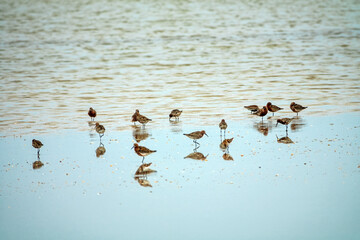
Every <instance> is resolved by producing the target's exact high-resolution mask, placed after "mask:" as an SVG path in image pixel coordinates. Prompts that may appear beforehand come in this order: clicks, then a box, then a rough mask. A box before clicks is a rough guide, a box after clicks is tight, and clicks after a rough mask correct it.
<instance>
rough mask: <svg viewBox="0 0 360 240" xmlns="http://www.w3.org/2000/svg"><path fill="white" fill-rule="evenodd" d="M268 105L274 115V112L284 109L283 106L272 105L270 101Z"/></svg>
mask: <svg viewBox="0 0 360 240" xmlns="http://www.w3.org/2000/svg"><path fill="white" fill-rule="evenodd" d="M266 107H267V109H268V110H269V111H270V112H272V113H273V116H274V113H276V112H277V111H279V110H282V109H283V108H281V107H278V106H276V105H272V104H271V102H268V103H267V104H266Z"/></svg>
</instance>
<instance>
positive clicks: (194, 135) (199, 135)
mask: <svg viewBox="0 0 360 240" xmlns="http://www.w3.org/2000/svg"><path fill="white" fill-rule="evenodd" d="M184 135H185V136H187V137H188V138H191V139H192V140H193V142H194V143H195V145H196V144H199V143H198V142H197V141H196V140H198V139H200V138H202V137H203V136H204V135H206V136H207V137H208V135H207V134H206V132H205V131H204V130H202V131H196V132H192V133H184ZM199 145H200V144H199Z"/></svg>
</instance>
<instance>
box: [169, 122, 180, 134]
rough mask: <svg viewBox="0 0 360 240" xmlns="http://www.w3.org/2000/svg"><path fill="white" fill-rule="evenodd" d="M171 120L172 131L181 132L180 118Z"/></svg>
mask: <svg viewBox="0 0 360 240" xmlns="http://www.w3.org/2000/svg"><path fill="white" fill-rule="evenodd" d="M169 122H170V126H171V129H170V130H171V131H172V132H174V133H180V132H182V122H181V121H180V120H179V119H178V120H176V119H175V120H169Z"/></svg>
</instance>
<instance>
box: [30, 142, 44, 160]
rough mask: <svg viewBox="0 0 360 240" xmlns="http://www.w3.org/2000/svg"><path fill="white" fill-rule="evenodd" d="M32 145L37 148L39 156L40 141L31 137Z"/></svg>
mask: <svg viewBox="0 0 360 240" xmlns="http://www.w3.org/2000/svg"><path fill="white" fill-rule="evenodd" d="M32 146H33V147H34V148H36V149H37V155H38V157H39V156H40V148H41V147H42V146H43V144H42V142H40V141H39V140H36V139H33V140H32Z"/></svg>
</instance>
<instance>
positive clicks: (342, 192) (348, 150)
mask: <svg viewBox="0 0 360 240" xmlns="http://www.w3.org/2000/svg"><path fill="white" fill-rule="evenodd" d="M359 119H360V116H359V115H358V114H357V115H355V114H348V115H337V117H334V118H333V119H331V120H329V119H328V118H327V117H317V116H316V117H315V116H313V117H304V118H300V119H297V120H296V121H295V122H294V123H293V124H294V125H291V126H290V127H289V133H288V137H289V138H290V139H291V140H292V141H293V142H294V143H293V144H284V143H279V142H278V141H277V137H278V138H282V137H285V136H286V133H285V128H284V126H278V127H275V126H274V124H275V121H274V120H267V121H265V122H264V123H263V124H260V123H259V119H249V120H247V121H246V123H239V122H238V121H229V129H228V130H229V131H228V132H227V133H226V137H227V138H232V137H234V140H233V142H232V143H231V145H230V149H229V153H228V154H229V155H230V156H231V157H232V158H233V161H231V160H224V152H223V151H222V150H221V149H220V148H219V143H220V136H219V129H218V127H217V126H203V129H204V130H206V132H207V133H208V135H209V137H203V139H200V140H199V142H200V144H201V145H200V147H199V148H198V149H197V152H199V153H202V154H204V155H205V156H206V155H207V161H201V160H194V159H189V158H184V157H186V156H188V155H189V154H190V153H193V149H194V144H193V143H192V141H191V140H190V139H188V138H186V137H185V136H183V135H182V132H190V131H193V130H194V129H195V128H196V127H195V126H191V125H190V124H185V122H180V123H179V124H177V125H170V124H168V126H167V127H166V128H165V129H150V128H149V129H147V130H143V131H142V132H141V133H140V132H138V131H137V130H136V129H133V130H125V131H119V132H112V133H109V134H105V136H104V137H103V140H102V144H103V147H104V148H105V149H106V152H105V154H103V155H101V156H99V157H97V156H96V150H97V149H98V147H99V146H100V141H99V137H98V135H97V134H96V133H95V132H94V130H91V128H89V129H88V132H78V133H73V132H72V131H64V132H62V133H61V134H44V135H42V136H41V137H40V139H41V140H42V141H43V143H44V147H43V148H42V149H41V153H40V161H41V162H42V163H43V164H44V166H42V167H41V168H39V169H35V170H34V169H33V162H35V161H37V160H38V158H37V154H36V150H35V149H34V148H33V147H32V146H31V138H30V137H15V138H13V137H6V138H1V139H0V151H1V153H2V157H1V166H0V213H1V214H0V222H1V224H0V236H1V238H2V239H99V238H101V239H114V238H116V239H144V237H145V238H146V239H164V240H165V239H240V238H241V239H314V240H315V239H316V240H318V239H327V240H329V239H359V236H360V231H359V229H360V226H359V223H360V205H359V202H360V192H359V191H358V189H359V187H360V177H359V176H360V175H359V174H360V161H359V156H360V145H359V142H360V141H359V137H360V121H359ZM266 129H267V130H266ZM140 135H142V136H143V138H142V140H140V139H139V136H140ZM144 135H145V136H144ZM135 139H138V140H139V141H140V143H139V144H141V145H143V146H147V147H148V148H150V149H154V150H157V152H156V153H153V154H152V155H150V156H148V157H146V158H145V162H147V163H149V162H152V163H153V164H152V166H151V168H152V169H154V170H156V171H157V172H156V173H153V174H150V175H147V176H140V178H135V176H134V174H135V172H136V170H137V169H138V167H139V166H140V165H141V157H139V156H137V155H136V154H135V152H134V151H133V150H132V149H130V148H131V146H132V144H133V142H134V141H135ZM227 159H228V158H227ZM141 183H142V184H143V185H142V184H141ZM144 184H145V185H147V184H150V185H151V186H152V187H145V186H144Z"/></svg>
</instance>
